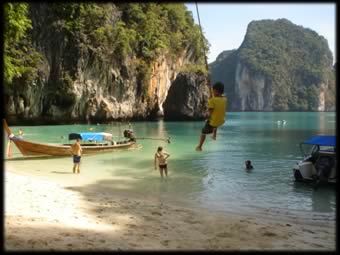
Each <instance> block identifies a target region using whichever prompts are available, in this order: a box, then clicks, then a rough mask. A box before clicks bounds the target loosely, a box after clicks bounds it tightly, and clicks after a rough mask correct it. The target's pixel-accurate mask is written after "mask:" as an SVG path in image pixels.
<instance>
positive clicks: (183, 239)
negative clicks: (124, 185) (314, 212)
mask: <svg viewBox="0 0 340 255" xmlns="http://www.w3.org/2000/svg"><path fill="white" fill-rule="evenodd" d="M4 176H5V242H4V247H5V250H7V251H16V250H32V251H35V250H54V251H57V250H61V251H70V250H74V251H77V250H107V251H109V250H178V251H179V250H210V251H212V250H228V251H232V250H236V251H238V250H242V251H253V250H276V251H278V250H287V251H289V250H294V251H300V250H301V251H335V249H336V235H335V221H334V222H333V221H331V222H330V221H327V222H325V226H323V225H322V224H319V223H317V221H316V223H317V224H311V223H310V222H308V221H306V222H299V221H294V222H292V221H287V220H286V219H283V218H280V217H277V219H265V217H263V218H262V217H256V216H250V215H236V214H233V213H225V212H224V213H222V212H221V213H220V212H212V211H209V210H203V209H198V208H186V207H181V206H178V205H173V204H170V203H164V202H161V201H156V199H155V200H150V199H136V198H130V197H126V196H121V195H118V194H114V195H113V194H110V193H104V192H98V191H99V190H96V189H95V188H92V189H88V190H83V189H82V186H74V187H66V186H63V185H61V184H57V183H55V182H53V181H51V180H43V179H39V178H34V177H32V176H28V175H21V174H19V173H14V172H13V171H11V170H9V169H7V170H5V173H4ZM321 223H322V222H321Z"/></svg>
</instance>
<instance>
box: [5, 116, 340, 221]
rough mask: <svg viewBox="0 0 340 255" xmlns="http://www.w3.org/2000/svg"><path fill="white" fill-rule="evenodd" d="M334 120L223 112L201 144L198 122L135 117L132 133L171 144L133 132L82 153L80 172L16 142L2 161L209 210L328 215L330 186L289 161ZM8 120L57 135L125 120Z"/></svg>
mask: <svg viewBox="0 0 340 255" xmlns="http://www.w3.org/2000/svg"><path fill="white" fill-rule="evenodd" d="M283 120H284V121H285V124H282V123H283ZM278 121H280V123H279V122H278ZM334 121H335V113H254V112H251V113H228V114H227V121H226V123H225V125H223V126H222V127H221V128H219V129H218V134H217V141H213V140H212V139H211V138H210V137H207V140H206V143H205V144H204V151H203V152H196V151H195V150H194V149H195V146H196V144H197V142H198V138H199V133H200V130H201V128H202V126H203V124H204V123H203V122H164V121H158V122H134V123H131V124H132V127H133V129H134V132H135V133H136V135H137V137H138V136H139V137H158V138H160V137H161V138H164V137H171V144H168V143H166V142H162V141H155V140H140V147H139V148H137V149H136V148H135V149H132V150H127V151H117V152H113V153H103V154H98V155H91V156H84V157H83V158H82V163H81V174H80V175H73V174H69V173H71V171H72V164H73V163H72V159H71V158H51V159H41V160H37V159H25V160H22V156H20V154H19V152H18V151H17V149H16V148H13V152H14V156H15V157H16V158H17V159H18V160H11V161H6V163H5V167H6V168H7V167H8V168H10V169H12V170H13V171H16V172H20V173H25V174H29V175H38V176H42V177H43V178H49V179H53V180H55V181H58V182H60V183H63V184H65V185H68V186H77V185H87V187H89V188H90V187H96V188H97V189H98V188H101V189H102V191H103V192H104V191H105V192H111V193H112V194H123V195H129V196H136V197H140V198H150V199H155V200H157V201H160V202H166V201H174V202H178V203H185V204H191V205H192V206H203V207H207V208H210V209H213V210H232V209H234V210H256V209H262V210H263V209H265V210H267V211H271V212H275V211H276V210H277V209H278V208H279V209H284V210H287V211H288V212H289V213H293V212H311V213H321V214H325V215H327V214H329V215H331V216H333V215H334V213H335V201H336V197H335V193H334V190H333V189H324V188H320V189H317V190H314V189H313V188H312V187H311V186H308V185H303V184H300V183H295V182H294V179H293V175H292V167H293V165H294V164H295V162H296V161H298V160H300V159H301V156H302V155H301V152H300V150H299V142H301V141H303V140H305V139H306V138H308V137H309V136H311V135H315V134H327V135H333V134H335V122H334ZM11 128H12V130H13V131H14V133H17V132H18V130H19V128H22V129H23V130H24V134H25V138H26V139H29V140H33V141H41V142H56V143H57V142H60V137H61V136H65V137H67V134H68V133H71V132H82V131H88V130H89V129H92V131H96V132H99V131H104V132H112V133H113V134H114V135H116V136H118V132H119V130H120V131H121V132H123V130H124V129H127V128H128V123H123V124H119V125H118V124H117V123H115V124H113V125H104V124H102V125H62V126H32V127H30V126H27V127H11ZM120 136H122V134H121V135H120ZM158 146H163V147H164V149H165V150H166V151H168V152H169V153H170V154H171V156H170V158H169V164H168V168H169V178H168V179H163V180H161V178H160V176H159V171H158V170H157V171H155V170H154V165H153V164H154V162H153V160H154V153H155V151H156V149H157V147H158ZM5 157H6V156H5ZM248 159H249V160H251V161H252V164H253V166H254V170H253V171H252V172H247V171H245V170H244V169H243V164H244V161H245V160H248Z"/></svg>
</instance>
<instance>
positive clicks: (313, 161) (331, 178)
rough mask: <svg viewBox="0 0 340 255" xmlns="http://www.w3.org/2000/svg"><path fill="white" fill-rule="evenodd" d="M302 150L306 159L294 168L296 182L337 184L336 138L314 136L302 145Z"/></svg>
mask: <svg viewBox="0 0 340 255" xmlns="http://www.w3.org/2000/svg"><path fill="white" fill-rule="evenodd" d="M308 148H309V152H307V153H306V151H307V150H308ZM300 150H301V152H302V154H303V156H304V158H303V160H301V161H299V162H297V163H296V164H295V165H294V167H293V173H294V178H295V180H296V181H298V182H307V183H310V182H314V183H327V184H332V183H333V184H335V183H336V136H324V135H317V136H312V137H310V138H308V139H307V140H305V141H304V142H302V143H300Z"/></svg>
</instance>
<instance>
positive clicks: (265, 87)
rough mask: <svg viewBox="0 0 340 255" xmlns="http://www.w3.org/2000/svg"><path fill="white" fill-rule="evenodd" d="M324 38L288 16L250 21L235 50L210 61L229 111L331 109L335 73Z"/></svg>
mask: <svg viewBox="0 0 340 255" xmlns="http://www.w3.org/2000/svg"><path fill="white" fill-rule="evenodd" d="M332 62H333V58H332V54H331V52H330V50H329V48H328V45H327V41H326V40H325V39H324V38H323V37H322V36H319V35H318V34H317V33H316V32H314V31H312V30H310V29H306V28H303V27H300V26H296V25H294V24H293V23H291V22H290V21H288V20H285V19H279V20H263V21H254V22H251V23H250V24H249V26H248V29H247V33H246V36H245V39H244V41H243V42H242V44H241V46H240V47H239V48H238V49H237V50H232V51H225V52H222V53H221V54H220V55H219V56H218V57H217V59H216V61H215V62H213V63H211V64H210V70H211V77H212V81H213V82H215V81H222V82H223V83H224V84H225V91H226V94H227V97H228V104H229V107H230V108H229V110H232V111H332V110H334V107H335V72H334V70H333V67H332Z"/></svg>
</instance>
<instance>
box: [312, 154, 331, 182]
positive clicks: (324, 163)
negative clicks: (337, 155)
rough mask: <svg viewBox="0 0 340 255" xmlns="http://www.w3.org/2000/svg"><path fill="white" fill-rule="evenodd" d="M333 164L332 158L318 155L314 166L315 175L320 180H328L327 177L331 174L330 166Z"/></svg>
mask: <svg viewBox="0 0 340 255" xmlns="http://www.w3.org/2000/svg"><path fill="white" fill-rule="evenodd" d="M333 166H334V159H333V158H331V157H328V156H320V158H319V159H318V160H317V161H316V164H315V168H316V172H317V176H318V177H319V180H320V181H325V182H327V181H328V177H329V176H330V174H331V171H332V167H333Z"/></svg>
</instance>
